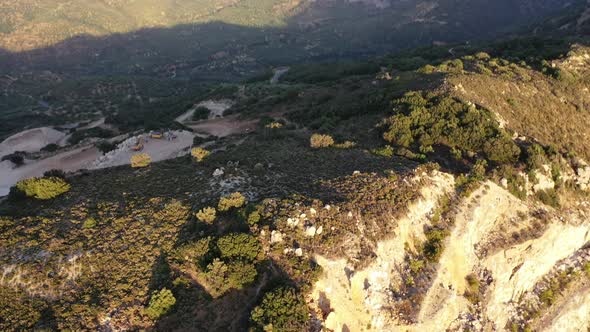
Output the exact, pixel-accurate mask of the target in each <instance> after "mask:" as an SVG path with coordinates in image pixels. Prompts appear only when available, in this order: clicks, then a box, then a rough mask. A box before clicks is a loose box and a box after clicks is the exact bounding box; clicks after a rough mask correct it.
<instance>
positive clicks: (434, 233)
mask: <svg viewBox="0 0 590 332" xmlns="http://www.w3.org/2000/svg"><path fill="white" fill-rule="evenodd" d="M425 235H426V243H425V244H424V246H423V252H424V256H426V258H427V259H428V260H429V261H431V262H434V261H437V260H438V259H439V257H440V255H441V254H442V251H443V249H444V240H445V238H446V237H447V236H448V235H449V231H447V230H443V229H436V228H435V229H431V230H429V231H427V232H426V234H425Z"/></svg>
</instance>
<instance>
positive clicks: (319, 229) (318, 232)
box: [315, 226, 324, 235]
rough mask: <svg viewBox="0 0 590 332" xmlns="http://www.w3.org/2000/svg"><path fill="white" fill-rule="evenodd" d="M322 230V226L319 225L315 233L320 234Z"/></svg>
mask: <svg viewBox="0 0 590 332" xmlns="http://www.w3.org/2000/svg"><path fill="white" fill-rule="evenodd" d="M323 232H324V226H320V227H318V229H317V230H316V231H315V233H316V235H320V234H322V233H323Z"/></svg>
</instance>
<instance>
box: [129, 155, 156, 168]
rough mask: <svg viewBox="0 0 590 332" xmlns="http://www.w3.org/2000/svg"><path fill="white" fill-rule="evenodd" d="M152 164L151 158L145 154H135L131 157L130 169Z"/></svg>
mask: <svg viewBox="0 0 590 332" xmlns="http://www.w3.org/2000/svg"><path fill="white" fill-rule="evenodd" d="M151 162H152V158H151V157H150V155H149V154H147V153H140V154H136V155H134V156H132V157H131V167H133V168H139V167H147V166H148V165H149V164H150V163H151Z"/></svg>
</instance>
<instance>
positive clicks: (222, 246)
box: [217, 233, 262, 262]
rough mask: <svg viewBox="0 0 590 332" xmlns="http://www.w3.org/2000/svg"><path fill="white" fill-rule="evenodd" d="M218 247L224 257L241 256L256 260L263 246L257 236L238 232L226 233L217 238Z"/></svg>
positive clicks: (248, 259)
mask: <svg viewBox="0 0 590 332" xmlns="http://www.w3.org/2000/svg"><path fill="white" fill-rule="evenodd" d="M217 248H218V249H219V252H220V253H221V257H222V258H232V259H233V258H240V259H245V260H247V261H250V262H252V261H255V260H256V259H257V258H258V256H259V255H260V254H261V252H262V247H261V246H260V243H259V242H258V239H256V237H254V236H252V235H249V234H244V233H239V234H238V233H236V234H229V235H226V236H224V237H222V238H220V239H219V240H217Z"/></svg>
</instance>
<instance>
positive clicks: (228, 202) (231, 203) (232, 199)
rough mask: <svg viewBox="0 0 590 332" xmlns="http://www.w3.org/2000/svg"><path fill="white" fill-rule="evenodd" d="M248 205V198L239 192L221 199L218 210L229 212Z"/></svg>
mask: <svg viewBox="0 0 590 332" xmlns="http://www.w3.org/2000/svg"><path fill="white" fill-rule="evenodd" d="M245 203H246V198H245V197H244V196H243V195H242V194H241V193H239V192H235V193H232V194H230V195H229V196H227V197H221V199H220V200H219V203H218V204H217V210H219V211H228V210H229V209H231V208H239V207H242V206H243V205H244V204H245Z"/></svg>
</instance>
